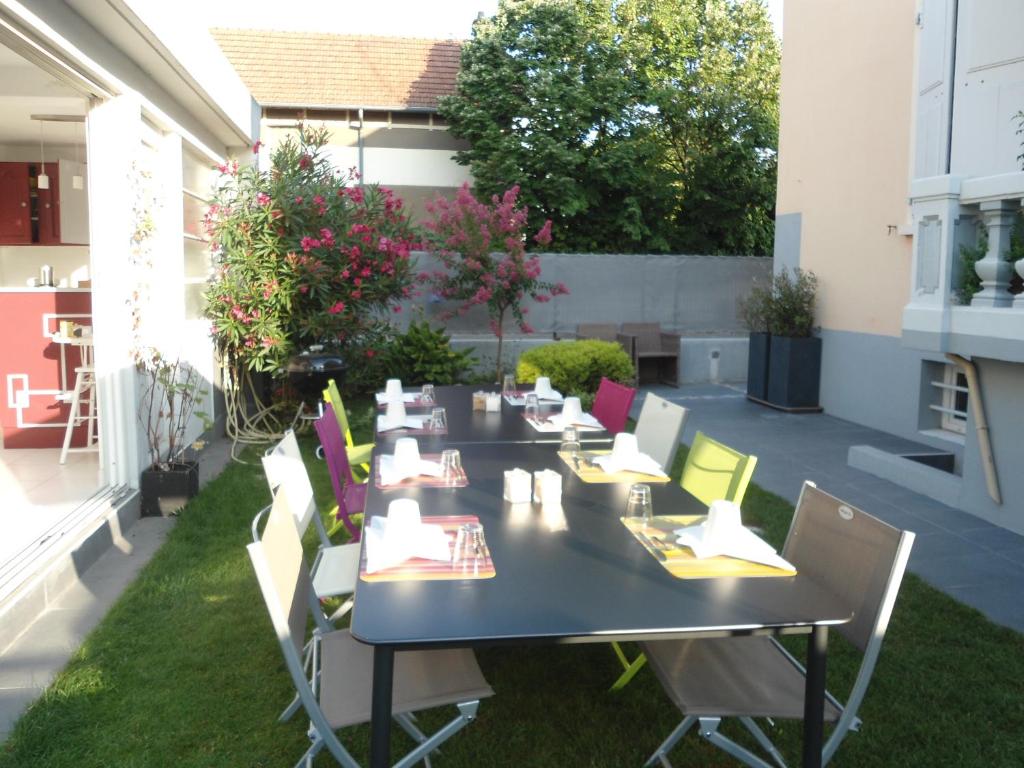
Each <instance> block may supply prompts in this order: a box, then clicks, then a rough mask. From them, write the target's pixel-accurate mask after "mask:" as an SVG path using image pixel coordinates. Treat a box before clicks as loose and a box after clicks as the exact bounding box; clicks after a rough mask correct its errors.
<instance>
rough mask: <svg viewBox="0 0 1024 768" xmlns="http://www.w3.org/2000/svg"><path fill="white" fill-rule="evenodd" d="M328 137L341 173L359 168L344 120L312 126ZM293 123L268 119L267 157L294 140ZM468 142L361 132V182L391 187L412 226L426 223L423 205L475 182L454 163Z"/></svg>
mask: <svg viewBox="0 0 1024 768" xmlns="http://www.w3.org/2000/svg"><path fill="white" fill-rule="evenodd" d="M309 122H310V124H311V125H314V126H318V127H319V126H323V127H325V128H327V129H328V130H329V132H330V134H329V138H328V143H327V147H326V148H325V149H326V151H327V152H328V153H329V155H330V158H331V160H332V162H333V163H334V166H335V167H336V168H339V169H347V168H355V167H357V166H358V165H359V149H358V135H359V134H358V132H357V131H355V130H353V129H351V128H350V127H349V123H348V122H345V121H341V120H310V121H309ZM295 133H296V129H295V127H294V123H293V122H289V121H282V120H280V119H266V118H265V119H264V120H263V124H262V130H261V137H262V140H263V142H264V143H265V147H264V149H263V152H265V153H268V154H269V153H270V152H272V151H273V149H274V147H275V146H276V145H277V144H278V142H281V141H283V140H284V139H285V137H286V136H289V135H294V134H295ZM466 146H467V145H466V143H465V142H462V141H459V140H458V139H455V138H454V137H452V135H451V134H449V133H448V131H447V130H445V129H444V128H437V129H434V130H426V129H423V128H410V127H399V126H396V127H393V128H388V127H387V125H386V124H369V123H368V124H367V125H366V127H365V128H364V130H363V178H364V180H365V181H366V183H368V184H380V185H382V186H385V187H390V188H391V189H392V190H394V192H395V193H396V194H397V195H398V196H399V197H401V198H402V200H403V202H404V203H405V210H406V211H408V213H409V215H410V217H411V219H412V221H413V222H417V223H418V222H420V221H422V220H423V219H424V218H426V217H427V212H426V208H425V204H426V202H427V201H428V200H433V199H434V198H436V197H437V196H438V195H443V196H445V197H453V196H454V195H455V193H456V191H457V190H458V188H459V187H460V186H462V184H463V183H464V182H470V183H471V182H472V177H471V176H470V174H469V169H468V168H467V167H466V166H462V165H459V164H458V163H456V162H455V153H456V152H457V151H458V150H459V149H463V148H465V147H466Z"/></svg>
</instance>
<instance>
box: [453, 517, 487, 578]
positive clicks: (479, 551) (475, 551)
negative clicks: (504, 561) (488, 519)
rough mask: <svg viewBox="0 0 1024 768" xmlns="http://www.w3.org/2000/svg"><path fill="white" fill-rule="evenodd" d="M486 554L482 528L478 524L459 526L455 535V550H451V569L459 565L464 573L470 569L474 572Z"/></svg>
mask: <svg viewBox="0 0 1024 768" xmlns="http://www.w3.org/2000/svg"><path fill="white" fill-rule="evenodd" d="M487 554H488V553H487V543H486V542H485V541H484V527H483V526H482V525H481V524H480V523H466V524H465V525H461V526H459V530H458V532H456V534H455V548H454V549H453V550H452V567H453V568H454V567H456V566H459V565H461V566H462V570H464V571H465V570H467V569H468V568H470V567H472V568H473V570H474V572H475V571H476V570H477V569H478V568H479V567H480V564H481V563H482V562H483V561H484V558H486V557H487Z"/></svg>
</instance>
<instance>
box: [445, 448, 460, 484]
mask: <svg viewBox="0 0 1024 768" xmlns="http://www.w3.org/2000/svg"><path fill="white" fill-rule="evenodd" d="M441 478H442V479H443V480H444V481H445V482H446V483H447V484H448V485H455V483H457V482H458V481H459V480H461V479H462V455H461V454H460V453H459V450H458V449H457V448H446V449H445V450H443V451H441Z"/></svg>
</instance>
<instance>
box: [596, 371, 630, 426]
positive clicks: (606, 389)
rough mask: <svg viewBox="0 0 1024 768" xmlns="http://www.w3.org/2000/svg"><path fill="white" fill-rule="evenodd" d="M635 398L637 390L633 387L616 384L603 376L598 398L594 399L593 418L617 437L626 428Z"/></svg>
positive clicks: (598, 389)
mask: <svg viewBox="0 0 1024 768" xmlns="http://www.w3.org/2000/svg"><path fill="white" fill-rule="evenodd" d="M634 397H636V390H635V389H633V388H632V387H627V386H625V385H623V384H616V383H615V382H614V381H612V380H611V379H606V378H604V377H603V376H602V377H601V384H600V386H599V387H598V388H597V396H596V397H595V398H594V408H593V410H592V413H593V416H594V418H595V419H597V420H598V421H600V422H601V423H602V424H603V425H604V428H605V429H606V430H608V431H609V432H610V433H611V434H613V435H616V434H618V433H619V432H621V431H622V430H624V429H625V428H626V419H627V418H629V407H630V406H631V405H633V398H634Z"/></svg>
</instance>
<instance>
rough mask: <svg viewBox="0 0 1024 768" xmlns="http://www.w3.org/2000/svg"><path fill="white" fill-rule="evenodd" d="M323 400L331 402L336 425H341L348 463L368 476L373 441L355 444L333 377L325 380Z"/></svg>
mask: <svg viewBox="0 0 1024 768" xmlns="http://www.w3.org/2000/svg"><path fill="white" fill-rule="evenodd" d="M324 401H325V402H328V403H330V404H331V407H332V408H333V409H334V416H335V418H337V419H338V426H339V427H341V434H343V435H344V436H345V446H346V447H345V452H346V453H347V454H348V463H349V464H351V465H352V466H354V467H355V466H358V467H361V468H362V470H363V472H364V473H366V474H367V476H369V473H370V454H371V453H373V443H363V444H362V445H356V443H355V440H353V439H352V430H351V429H350V428H349V425H348V414H347V413H346V412H345V404H344V403H343V402H342V401H341V393H340V392H338V385H337V384H335V383H334V379H328V380H327V389H325V390H324Z"/></svg>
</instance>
